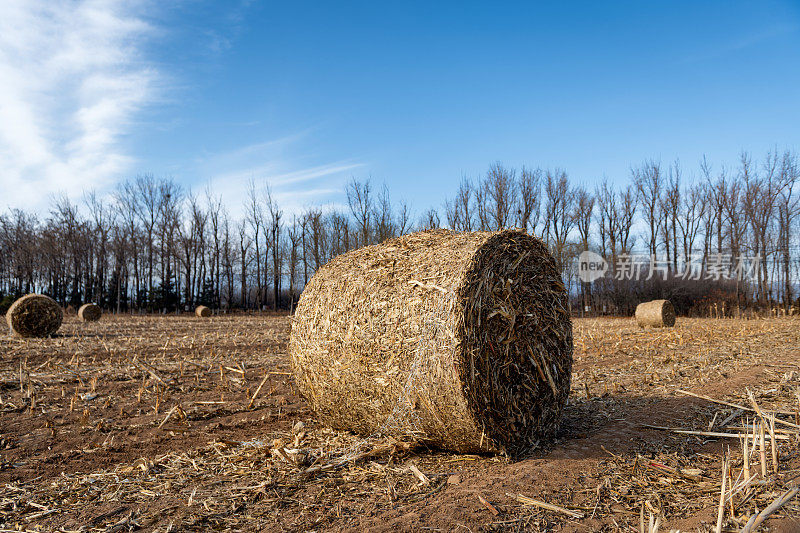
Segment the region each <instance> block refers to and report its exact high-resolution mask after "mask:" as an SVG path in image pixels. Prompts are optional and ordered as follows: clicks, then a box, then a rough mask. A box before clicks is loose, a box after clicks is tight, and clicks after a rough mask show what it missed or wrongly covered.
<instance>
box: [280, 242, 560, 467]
mask: <svg viewBox="0 0 800 533" xmlns="http://www.w3.org/2000/svg"><path fill="white" fill-rule="evenodd" d="M289 353H290V357H291V360H292V365H293V369H294V373H295V377H296V381H297V386H298V388H299V390H300V392H301V393H302V394H303V396H304V397H305V398H306V399H307V401H308V402H309V403H310V405H311V407H312V408H313V409H314V410H315V411H316V412H317V413H318V415H319V416H320V418H321V419H322V420H323V422H325V423H327V424H329V425H331V426H333V427H335V428H339V429H347V430H352V431H355V432H357V433H361V434H365V435H372V434H387V435H392V436H395V437H399V438H413V439H417V440H420V441H423V442H427V443H429V444H432V445H435V446H439V447H442V448H447V449H451V450H455V451H459V452H466V453H471V452H479V451H508V452H509V453H518V452H522V451H524V450H527V449H529V448H531V447H533V446H535V445H536V444H537V443H538V441H539V439H541V438H543V437H547V436H550V435H552V434H553V432H554V431H555V429H556V428H557V425H558V422H559V419H560V415H561V410H562V408H563V406H564V403H565V401H566V399H567V396H568V394H569V388H570V387H569V385H570V376H571V370H572V323H571V321H570V316H569V310H568V304H567V294H566V291H565V288H564V284H563V282H562V280H561V277H560V275H559V273H558V271H557V269H556V266H555V263H554V261H553V258H552V256H551V255H550V253H549V252H548V251H547V248H546V247H545V245H544V244H543V243H542V242H541V241H540V240H538V239H536V238H534V237H531V236H529V235H527V234H525V233H524V232H520V231H502V232H495V233H492V232H467V233H459V232H452V231H448V230H432V231H426V232H421V233H415V234H411V235H406V236H403V237H399V238H396V239H391V240H389V241H386V242H385V243H383V244H380V245H375V246H368V247H365V248H361V249H359V250H355V251H352V252H349V253H346V254H343V255H341V256H338V257H336V258H334V259H333V260H331V261H330V262H329V263H328V264H327V265H325V266H324V267H322V268H321V269H320V270H319V271H318V272H317V274H316V275H315V276H314V277H313V278H312V280H311V281H310V282H309V284H308V286H307V287H306V289H305V291H304V292H303V295H302V296H301V298H300V302H299V303H298V307H297V312H296V314H295V316H294V319H293V321H292V333H291V339H290V343H289Z"/></svg>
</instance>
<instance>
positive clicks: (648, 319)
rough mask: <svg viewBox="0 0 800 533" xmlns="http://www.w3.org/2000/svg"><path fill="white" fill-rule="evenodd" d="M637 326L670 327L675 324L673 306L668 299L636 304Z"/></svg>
mask: <svg viewBox="0 0 800 533" xmlns="http://www.w3.org/2000/svg"><path fill="white" fill-rule="evenodd" d="M636 323H637V324H639V327H641V328H643V327H646V326H649V327H652V328H671V327H672V326H674V325H675V308H674V307H673V306H672V303H670V301H669V300H653V301H652V302H644V303H641V304H639V305H637V306H636Z"/></svg>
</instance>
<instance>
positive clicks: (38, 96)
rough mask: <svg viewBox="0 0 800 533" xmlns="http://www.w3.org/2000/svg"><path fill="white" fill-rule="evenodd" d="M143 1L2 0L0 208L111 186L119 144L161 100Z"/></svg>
mask: <svg viewBox="0 0 800 533" xmlns="http://www.w3.org/2000/svg"><path fill="white" fill-rule="evenodd" d="M145 7H147V6H145V5H144V3H143V2H137V1H123V0H67V1H63V2H61V1H58V2H54V1H50V0H3V1H2V2H0V80H2V81H0V202H1V204H0V210H2V209H4V208H6V207H9V206H11V207H22V206H26V207H30V208H39V207H41V206H42V205H43V204H45V203H46V197H47V194H48V193H55V192H59V191H67V192H72V193H74V192H80V191H85V190H88V189H91V188H102V187H103V186H105V185H108V184H110V183H111V182H113V181H114V180H115V179H116V178H118V177H119V176H120V175H121V174H123V173H124V172H125V171H126V170H128V169H129V168H130V166H131V164H132V162H133V158H132V157H131V155H130V154H129V153H128V152H127V151H126V150H125V148H124V146H123V143H122V142H121V139H122V137H123V136H124V135H125V134H126V133H128V132H129V131H130V128H131V125H132V122H133V120H134V119H135V117H136V115H137V113H138V112H140V111H141V110H142V109H143V108H144V107H146V106H147V105H148V104H150V103H152V102H153V101H154V99H155V98H157V96H158V93H159V83H160V73H159V72H158V71H157V70H156V69H155V68H153V67H152V66H151V65H150V64H149V63H148V61H147V60H146V58H145V57H144V56H143V53H142V48H141V46H142V44H143V43H145V42H146V40H147V38H148V37H150V36H151V34H152V33H153V32H154V29H153V28H152V27H151V26H149V25H148V24H147V23H146V22H145V21H144V20H143V18H142V16H141V13H142V12H143V9H144V8H145Z"/></svg>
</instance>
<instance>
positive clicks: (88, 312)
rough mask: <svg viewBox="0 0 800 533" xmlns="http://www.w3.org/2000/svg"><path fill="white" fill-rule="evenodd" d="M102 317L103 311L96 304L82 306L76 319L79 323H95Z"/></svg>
mask: <svg viewBox="0 0 800 533" xmlns="http://www.w3.org/2000/svg"><path fill="white" fill-rule="evenodd" d="M101 316H103V310H102V309H100V306H99V305H97V304H92V303H88V304H83V305H82V306H80V308H79V309H78V319H80V321H81V322H97V321H98V320H100V317H101Z"/></svg>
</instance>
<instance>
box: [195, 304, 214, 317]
mask: <svg viewBox="0 0 800 533" xmlns="http://www.w3.org/2000/svg"><path fill="white" fill-rule="evenodd" d="M194 314H195V315H197V316H199V317H201V318H208V317H210V316H211V309H209V308H208V307H206V306H205V305H198V306H197V308H196V309H195V310H194Z"/></svg>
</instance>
